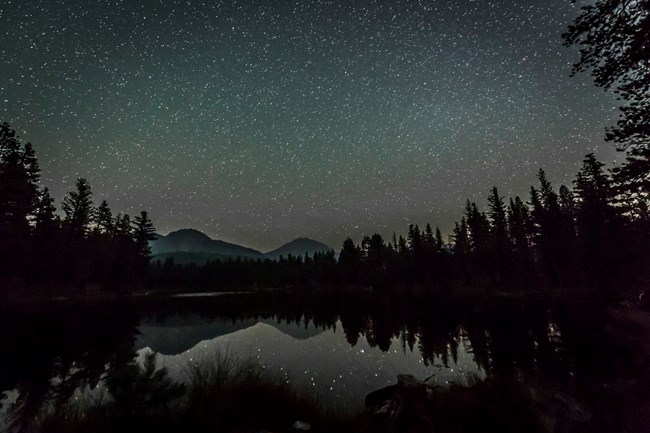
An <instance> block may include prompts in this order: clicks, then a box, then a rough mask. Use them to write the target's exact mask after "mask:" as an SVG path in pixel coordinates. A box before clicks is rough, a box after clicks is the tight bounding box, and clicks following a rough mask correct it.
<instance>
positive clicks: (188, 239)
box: [149, 229, 331, 265]
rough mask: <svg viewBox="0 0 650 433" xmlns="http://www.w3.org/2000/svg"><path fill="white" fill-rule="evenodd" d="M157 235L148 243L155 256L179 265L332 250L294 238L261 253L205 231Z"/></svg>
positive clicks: (306, 240)
mask: <svg viewBox="0 0 650 433" xmlns="http://www.w3.org/2000/svg"><path fill="white" fill-rule="evenodd" d="M157 236H158V238H157V239H156V240H154V241H150V242H149V245H150V247H151V254H152V255H153V256H154V259H156V260H160V261H164V260H166V259H167V258H173V259H174V261H175V262H176V263H179V264H186V263H195V264H197V265H203V264H205V263H207V262H209V261H213V260H217V259H220V260H227V259H229V258H234V257H241V258H245V259H271V260H277V259H279V258H280V256H282V257H287V256H288V255H289V254H291V255H292V256H304V255H305V253H307V254H309V256H313V255H314V253H317V252H326V251H330V250H331V248H330V247H328V246H327V245H325V244H323V243H321V242H318V241H315V240H313V239H308V238H298V239H294V240H293V241H291V242H288V243H286V244H284V245H282V246H281V247H279V248H277V249H275V250H273V251H270V252H268V253H266V254H262V253H261V252H260V251H257V250H255V249H252V248H247V247H244V246H242V245H237V244H232V243H229V242H225V241H220V240H216V239H211V238H210V237H209V236H208V235H206V234H205V233H202V232H200V231H198V230H194V229H181V230H177V231H174V232H171V233H169V234H168V235H166V236H165V235H157Z"/></svg>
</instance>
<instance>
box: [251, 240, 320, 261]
mask: <svg viewBox="0 0 650 433" xmlns="http://www.w3.org/2000/svg"><path fill="white" fill-rule="evenodd" d="M331 249H332V248H330V247H328V246H327V245H325V244H324V243H322V242H318V241H315V240H313V239H309V238H298V239H294V240H292V241H291V242H288V243H286V244H284V245H282V246H281V247H280V248H277V249H275V250H273V251H269V252H268V253H266V254H264V257H266V258H267V259H271V260H275V259H278V258H280V256H282V257H285V258H286V257H287V256H288V255H289V254H291V255H292V256H304V255H305V253H307V254H309V256H310V257H311V256H313V255H314V253H324V252H327V251H331Z"/></svg>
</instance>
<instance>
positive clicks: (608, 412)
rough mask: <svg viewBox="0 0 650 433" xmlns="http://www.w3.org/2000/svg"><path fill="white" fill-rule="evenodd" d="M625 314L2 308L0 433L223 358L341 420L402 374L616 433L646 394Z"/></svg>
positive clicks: (376, 299) (293, 303)
mask: <svg viewBox="0 0 650 433" xmlns="http://www.w3.org/2000/svg"><path fill="white" fill-rule="evenodd" d="M621 311H625V310H621V309H618V310H613V309H612V308H611V307H608V306H606V305H603V304H601V303H598V302H589V301H584V300H573V301H564V302H558V301H550V300H544V299H540V300H523V299H519V298H516V299H507V298H504V299H498V298H497V299H494V298H493V299H490V300H489V301H488V300H486V299H472V298H467V299H456V300H449V299H446V300H442V299H436V298H420V299H418V300H417V302H414V301H407V300H405V299H402V298H399V297H393V298H390V299H388V298H384V297H381V296H371V295H364V296H361V295H359V296H344V297H339V296H334V295H331V296H298V295H288V294H281V293H279V294H244V295H235V294H229V295H224V296H211V295H210V294H203V295H201V296H191V297H189V296H188V297H175V298H159V299H144V298H143V299H137V300H136V299H134V300H129V301H112V302H102V303H94V304H93V303H90V304H88V303H86V304H75V303H65V302H59V303H52V304H50V305H47V306H38V307H35V306H31V307H29V308H11V309H6V311H3V314H2V318H1V319H0V326H1V328H0V329H3V330H4V331H3V333H4V345H3V346H4V347H5V350H6V351H4V355H3V356H2V357H1V358H0V391H2V392H4V399H3V401H2V408H1V409H0V419H1V420H2V421H0V428H1V429H4V430H6V429H8V426H9V424H10V423H11V425H13V426H16V425H20V422H17V420H18V421H21V420H27V421H28V422H27V424H29V422H30V419H32V418H34V419H36V418H37V417H38V416H39V414H41V413H42V411H43V410H45V409H46V408H50V410H51V408H52V407H54V406H56V404H61V403H62V402H65V401H68V400H70V399H79V398H80V396H84V395H85V397H84V398H87V399H90V398H91V397H92V395H98V394H101V392H102V388H103V382H102V378H103V377H104V376H103V375H104V374H105V372H106V369H107V368H108V366H109V365H110V364H111V363H114V362H117V360H118V359H124V358H125V357H126V358H129V359H131V358H135V359H140V360H142V359H144V358H145V356H146V355H147V354H149V353H151V352H155V353H156V365H157V366H158V368H161V367H164V368H166V369H167V371H168V374H169V376H170V377H171V378H172V379H173V380H174V381H177V382H181V383H183V382H188V381H189V380H190V374H189V371H190V367H191V366H192V365H201V364H205V363H208V364H209V363H211V362H214V360H216V359H217V358H219V357H222V358H223V357H227V358H229V359H232V360H235V361H236V362H251V363H254V364H255V365H257V366H259V367H260V368H261V369H262V370H263V371H264V372H265V373H267V374H268V375H270V376H272V377H274V378H276V379H278V380H281V381H283V382H284V383H287V384H289V385H291V386H293V387H295V389H297V390H298V391H299V392H301V393H304V394H309V395H311V396H314V397H315V398H317V399H318V401H319V402H320V403H321V404H322V405H323V406H327V407H328V408H332V409H334V410H336V411H338V412H344V413H357V412H360V411H361V410H362V409H363V405H364V398H365V396H366V395H367V394H368V393H370V392H372V391H375V390H378V389H380V388H382V387H385V386H388V385H391V384H395V383H396V378H397V375H398V374H411V375H413V376H415V377H416V378H417V379H420V380H426V381H427V383H428V384H429V385H430V387H431V388H435V389H437V390H440V392H445V391H444V390H447V389H456V388H457V387H463V388H468V389H472V388H471V386H475V385H476V384H478V383H482V382H485V383H495V382H496V383H500V382H503V381H511V380H515V381H517V383H520V384H523V386H524V387H525V388H526V389H527V390H530V395H531V396H533V402H534V404H535V405H539V406H540V408H539V413H540V414H541V415H540V416H541V417H542V418H544V417H545V418H548V419H551V420H554V422H556V423H558V422H562V423H563V425H565V427H566V426H567V425H569V424H570V425H575V426H578V427H580V426H582V427H584V426H591V427H598V428H601V427H602V429H603V430H602V431H624V429H625V428H627V427H626V426H628V427H629V426H630V425H632V426H634V425H636V424H635V422H637V420H636V419H635V415H634V410H635V408H643V407H646V406H644V405H645V404H646V402H647V392H645V390H646V389H648V388H647V385H648V383H649V382H648V377H647V373H645V366H646V365H647V361H648V359H647V357H646V356H647V352H645V351H644V345H643V344H639V338H642V336H643V334H642V331H639V329H638V326H637V324H635V322H634V321H630V320H628V318H627V316H626V315H625V314H623V313H621ZM641 314H642V315H641V316H640V317H641V320H642V321H643V320H645V318H644V317H645V316H643V314H646V313H641ZM640 332H641V333H640ZM80 390H85V391H84V392H80ZM89 390H90V391H89ZM536 410H537V409H536ZM506 416H507V415H506ZM582 427H580V428H582ZM557 431H572V430H571V429H567V430H557ZM576 431H582V430H579V429H578V430H576Z"/></svg>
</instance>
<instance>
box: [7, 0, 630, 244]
mask: <svg viewBox="0 0 650 433" xmlns="http://www.w3.org/2000/svg"><path fill="white" fill-rule="evenodd" d="M4 8H5V11H4V12H5V13H0V40H2V41H3V44H2V45H3V49H2V50H1V51H0V63H2V64H4V65H8V67H4V68H0V83H3V84H2V87H0V90H1V91H2V94H3V97H2V98H0V119H1V120H3V121H7V122H8V123H10V124H11V126H12V127H13V128H15V129H16V131H17V132H18V133H19V135H20V136H21V137H22V140H23V141H24V142H27V141H30V142H32V143H33V144H34V147H35V149H36V151H37V153H38V156H39V160H40V163H41V168H42V182H41V184H42V185H43V186H46V187H48V188H49V189H50V191H51V192H52V195H53V196H54V197H55V199H56V205H57V207H60V203H61V200H62V198H63V197H64V195H65V194H66V193H67V192H68V191H71V190H72V189H73V184H74V181H75V179H76V178H77V177H85V178H87V179H88V181H89V182H90V184H91V186H92V188H93V192H94V195H93V198H94V201H95V203H96V204H98V203H100V202H101V200H104V199H105V200H107V201H108V204H109V206H110V207H111V209H112V210H114V211H116V212H117V211H121V212H127V213H129V214H131V215H134V214H136V213H137V212H139V211H140V210H142V209H144V210H147V211H148V212H149V214H150V216H151V218H152V220H153V222H154V224H155V227H156V229H157V230H158V231H159V232H161V233H168V232H171V231H174V230H177V229H179V228H180V227H193V228H196V229H197V230H200V231H201V232H204V233H206V234H208V235H209V236H210V237H211V238H218V239H223V240H226V241H227V242H232V243H235V244H239V245H247V246H250V247H251V248H255V249H257V250H260V251H264V250H271V249H273V248H275V246H276V245H279V244H282V242H283V240H286V239H294V238H296V237H297V233H301V234H302V236H305V237H308V238H311V239H317V240H319V241H320V242H323V243H325V244H327V245H330V246H331V245H335V246H340V244H341V243H342V242H343V240H344V239H345V238H347V237H350V238H352V239H354V240H355V242H358V241H360V240H361V238H362V236H364V235H371V234H373V233H380V234H381V235H382V236H383V237H384V238H386V239H388V238H389V237H390V236H391V235H392V233H393V232H395V233H397V234H405V233H406V231H407V228H408V224H410V223H413V224H418V225H420V226H421V227H422V226H424V225H425V224H426V223H431V224H432V225H433V226H434V227H435V226H439V227H440V229H441V231H442V232H443V233H444V234H445V239H446V238H447V236H448V234H449V233H450V232H451V229H452V226H453V223H454V221H457V220H458V219H460V216H461V214H462V211H463V208H464V203H465V200H466V199H469V200H472V201H475V202H476V203H477V204H479V206H480V207H481V208H483V209H484V208H485V206H486V198H487V196H488V194H489V189H490V188H491V187H492V186H497V187H498V188H499V191H500V193H501V195H503V196H505V197H506V198H507V197H510V196H515V195H520V196H521V197H522V198H523V199H527V197H528V188H529V186H530V185H534V184H536V179H535V173H536V171H537V169H538V168H544V170H546V172H547V175H548V178H549V179H550V180H551V181H552V182H553V185H554V186H555V187H559V185H561V184H566V185H567V186H571V181H572V180H573V177H574V175H575V173H577V171H578V169H579V166H580V163H581V161H582V159H583V157H584V155H585V154H587V153H590V152H594V153H595V154H596V156H597V157H598V159H599V160H601V161H603V162H605V163H607V164H608V167H611V165H612V163H616V162H619V161H621V160H622V159H623V157H624V155H623V154H622V153H617V152H616V150H615V147H614V145H612V144H611V143H605V141H604V132H605V128H606V127H607V126H609V125H612V124H614V123H615V122H616V119H617V117H618V108H617V107H618V105H619V103H618V101H616V96H615V94H613V92H606V91H604V90H603V89H600V88H597V87H596V86H594V85H593V81H592V78H591V77H590V76H589V75H588V74H578V75H577V76H574V77H571V76H570V73H571V65H572V64H573V63H574V62H575V61H577V60H578V57H579V56H578V51H577V49H575V48H566V47H564V46H562V40H561V34H562V32H564V31H566V28H567V26H568V25H569V24H570V23H571V21H572V19H573V18H574V17H575V16H576V15H577V13H578V8H579V5H574V4H571V3H569V2H566V1H564V0H552V1H550V2H546V3H544V4H537V3H536V2H532V1H527V2H521V1H515V0H499V1H495V2H492V3H489V4H487V5H481V6H480V7H479V5H477V4H475V3H471V2H460V3H457V2H454V1H451V0H449V1H441V2H435V3H429V2H417V3H416V2H398V3H395V4H382V3H380V2H376V1H369V2H365V3H358V4H344V3H340V2H336V1H319V2H315V3H313V4H309V5H307V4H305V3H303V2H299V1H297V0H295V1H290V2H271V3H268V2H261V1H254V2H250V1H238V0H235V1H233V2H231V4H228V5H226V4H224V3H219V2H216V3H211V4H209V5H205V4H200V2H195V1H191V2H189V3H185V4H183V5H181V4H179V3H175V2H171V3H169V2H168V3H165V4H159V3H147V4H139V3H138V4H129V3H127V4H124V3H119V4H116V5H111V4H109V3H107V4H103V5H95V6H88V5H87V4H86V3H84V2H81V1H79V0H67V1H65V2H63V3H62V4H60V5H53V4H41V3H38V2H24V3H23V2H19V3H15V4H7V5H5V6H4ZM171 17H174V19H173V20H171ZM334 248H336V247H334Z"/></svg>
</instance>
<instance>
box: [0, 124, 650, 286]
mask: <svg viewBox="0 0 650 433" xmlns="http://www.w3.org/2000/svg"><path fill="white" fill-rule="evenodd" d="M39 173H40V169H39V164H38V160H37V157H36V153H35V151H34V148H33V146H32V145H31V144H30V143H27V144H25V145H22V144H21V143H20V140H19V139H18V137H17V136H16V133H15V131H14V130H12V129H11V127H10V126H9V125H8V124H6V123H4V124H2V126H1V129H0V193H1V194H0V196H1V197H2V200H1V203H0V278H2V279H3V281H7V282H9V284H6V285H5V287H4V288H5V290H7V291H8V292H10V293H12V294H15V295H20V294H21V293H23V294H27V293H26V292H31V294H34V295H39V294H41V295H42V294H67V295H75V294H83V293H86V292H87V291H88V289H89V288H92V287H97V288H101V289H103V290H104V291H107V292H131V291H137V290H145V289H146V290H164V289H171V288H182V289H186V290H193V289H200V290H217V291H218V290H250V289H268V288H289V289H300V290H307V289H341V288H343V289H348V290H362V289H372V290H377V291H396V290H397V291H399V290H409V289H415V290H418V291H426V292H430V293H438V294H445V293H450V291H452V290H460V291H462V290H468V289H469V288H484V289H489V288H499V287H506V288H508V287H510V288H516V287H529V288H535V287H544V286H552V287H560V286H562V287H574V288H575V287H584V288H588V289H589V290H591V291H592V292H593V294H594V295H596V296H602V295H605V296H609V295H615V294H616V292H617V289H618V288H621V287H626V288H629V287H635V286H637V285H639V284H642V283H643V282H644V281H647V280H648V278H649V274H648V268H647V266H645V264H647V263H648V262H649V259H650V251H649V250H648V248H647V245H648V241H650V214H649V213H648V208H647V201H645V200H638V199H634V198H631V197H630V196H629V194H626V191H629V189H630V185H629V179H628V178H627V177H626V176H625V175H624V171H623V170H616V171H610V172H607V171H606V170H605V168H604V164H603V163H602V162H600V161H598V160H597V159H596V158H595V156H594V155H593V154H588V155H586V157H585V159H584V161H583V163H582V167H581V169H580V171H579V172H578V173H577V175H576V177H575V180H574V181H573V185H572V187H571V188H569V187H567V186H565V185H561V186H560V187H559V188H558V189H557V190H556V189H555V188H554V186H553V185H552V183H551V182H550V181H549V179H548V178H547V177H546V174H545V172H544V171H543V170H542V169H539V172H538V173H537V178H538V180H539V184H538V185H537V186H531V187H530V193H529V195H528V197H525V198H521V197H519V196H516V197H512V198H509V199H508V200H506V199H505V198H504V197H503V196H502V195H500V193H499V191H498V189H497V187H493V188H492V189H491V190H490V191H489V195H488V196H487V209H486V210H481V208H480V207H479V205H478V204H477V203H476V202H474V201H470V200H467V203H466V206H465V209H464V213H463V215H462V217H461V218H460V221H458V222H457V223H456V224H455V227H454V229H453V233H452V234H451V235H450V236H448V240H447V241H446V240H445V239H444V238H443V235H442V234H441V231H440V229H439V228H437V227H436V228H435V229H433V227H432V226H431V224H428V223H427V224H426V225H425V226H424V229H421V228H420V227H419V226H418V225H409V227H408V232H407V234H406V236H399V237H398V236H396V235H395V234H394V235H393V237H392V239H391V240H390V241H389V242H386V240H384V239H383V238H382V236H381V235H380V234H373V235H372V236H365V237H364V238H363V239H362V241H361V243H360V244H355V243H354V241H352V240H351V239H350V238H348V239H346V240H345V241H344V242H343V245H342V247H341V250H340V254H339V255H338V258H337V256H336V254H335V253H334V252H333V251H331V252H326V253H316V254H314V255H312V256H311V257H310V256H308V255H305V256H291V255H289V256H288V257H286V258H285V257H281V258H279V259H278V260H261V259H257V260H253V259H245V258H240V257H232V258H229V259H218V260H215V261H212V262H209V263H207V264H205V265H204V266H197V265H194V264H185V265H179V264H175V263H174V260H173V258H168V259H167V260H165V261H164V262H162V263H161V262H160V261H156V260H152V258H151V251H150V248H149V241H150V240H153V239H155V229H154V225H153V223H152V221H151V220H150V218H149V216H148V214H147V212H146V211H142V212H141V213H140V215H138V216H136V217H135V218H133V220H131V218H130V216H129V215H128V214H121V213H118V214H117V215H113V214H112V212H111V210H110V208H109V206H108V203H107V202H106V201H105V200H103V201H102V202H101V203H100V204H99V205H98V206H95V205H94V204H93V200H92V190H91V186H90V184H89V182H88V181H87V180H86V179H83V178H79V179H77V181H76V183H75V190H74V191H71V192H69V193H68V194H67V195H66V196H65V197H64V198H63V200H62V202H61V210H62V216H61V215H60V214H59V213H57V212H56V207H55V205H54V199H53V198H52V197H51V196H50V193H49V190H48V189H47V188H46V187H44V188H41V187H40V185H39ZM622 173H623V174H622Z"/></svg>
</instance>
